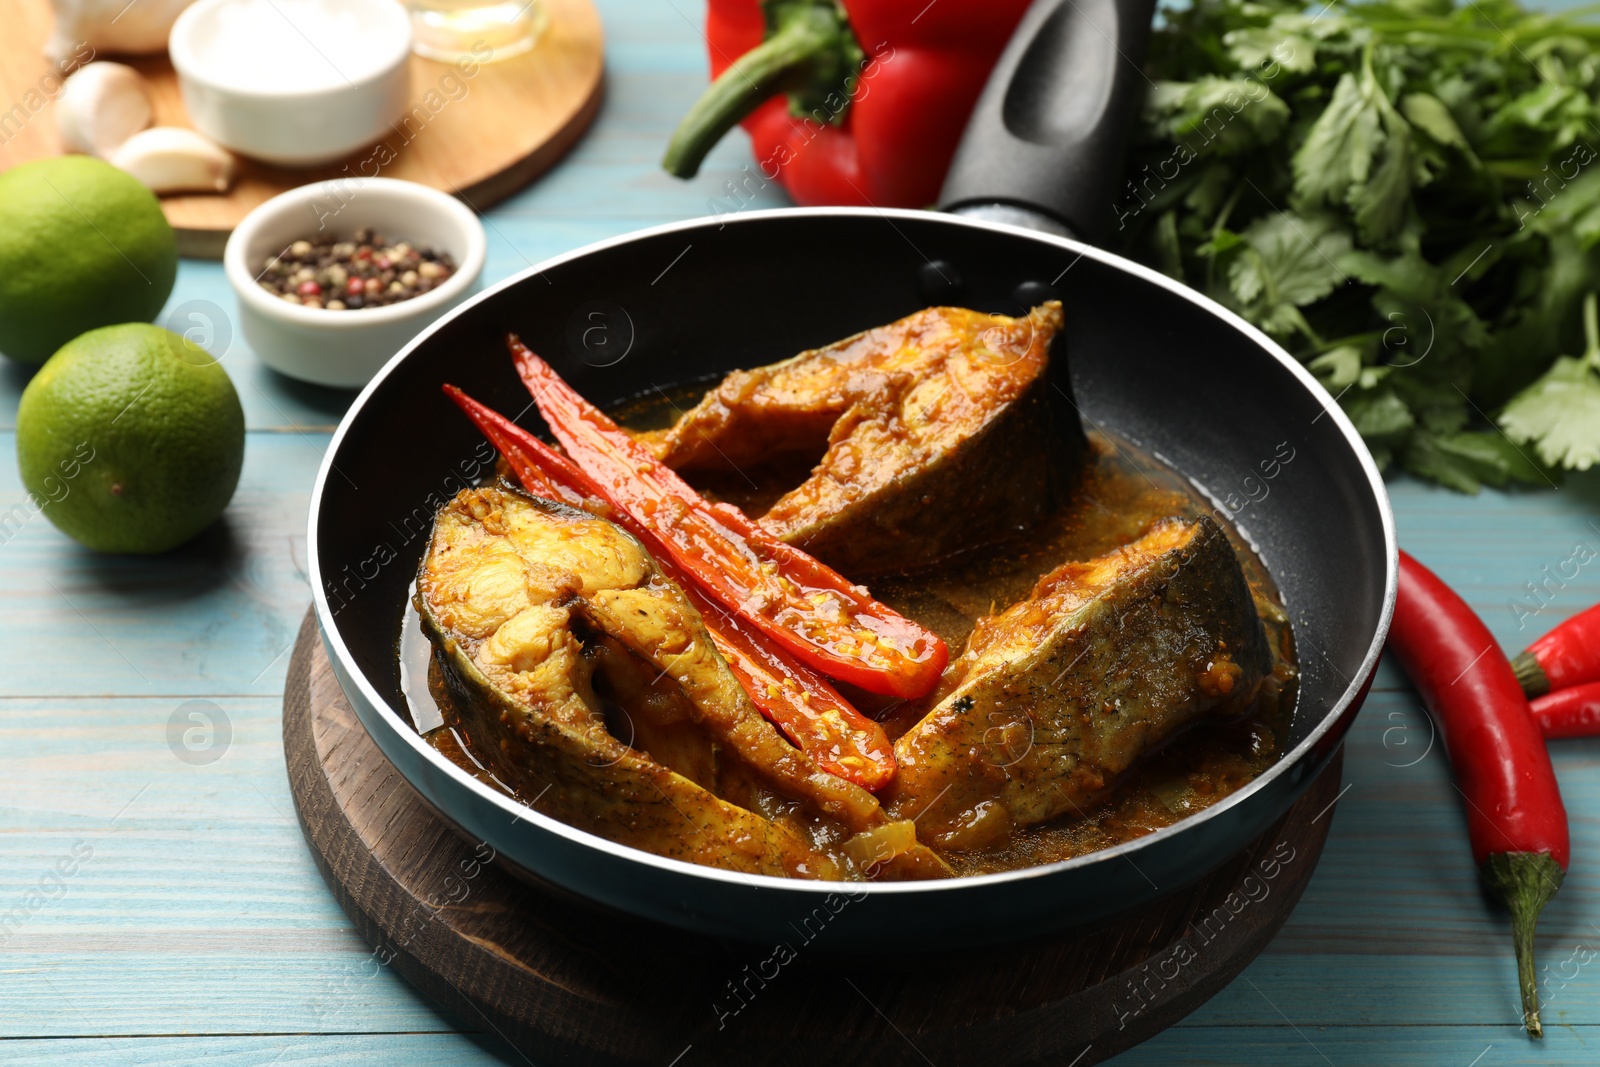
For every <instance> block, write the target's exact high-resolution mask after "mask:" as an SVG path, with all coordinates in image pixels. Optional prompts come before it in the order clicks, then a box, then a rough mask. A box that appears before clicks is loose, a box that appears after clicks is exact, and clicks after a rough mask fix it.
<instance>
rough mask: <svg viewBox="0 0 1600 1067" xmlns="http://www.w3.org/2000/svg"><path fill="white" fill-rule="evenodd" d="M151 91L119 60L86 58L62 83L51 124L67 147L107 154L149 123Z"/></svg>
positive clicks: (76, 150)
mask: <svg viewBox="0 0 1600 1067" xmlns="http://www.w3.org/2000/svg"><path fill="white" fill-rule="evenodd" d="M151 115H152V112H151V109H150V90H149V86H148V85H147V84H146V82H145V80H144V78H143V77H142V76H141V75H140V74H139V72H138V71H136V70H134V69H133V68H132V67H125V66H123V65H122V64H121V63H89V64H86V65H85V66H82V67H79V68H78V69H77V70H76V71H74V72H73V73H72V76H71V77H69V78H68V79H67V80H66V81H65V82H64V83H63V84H62V86H61V94H60V95H59V96H58V97H57V98H56V129H57V130H59V131H60V133H61V147H62V148H64V149H66V150H67V151H68V152H82V153H83V154H84V155H89V156H99V157H100V158H101V159H107V158H109V157H110V155H111V153H112V152H114V151H116V148H117V146H118V145H120V144H122V142H124V141H126V140H127V139H128V138H129V137H132V136H133V135H134V134H136V133H138V132H139V131H140V130H142V129H144V128H145V127H146V126H148V125H150V119H151Z"/></svg>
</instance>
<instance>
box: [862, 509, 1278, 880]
mask: <svg viewBox="0 0 1600 1067" xmlns="http://www.w3.org/2000/svg"><path fill="white" fill-rule="evenodd" d="M1271 669H1272V656H1271V651H1270V647H1269V645H1268V644H1267V637H1266V634H1265V632H1264V630H1263V628H1262V625H1261V619H1260V617H1259V616H1258V615H1257V613H1256V609H1255V604H1254V601H1253V598H1252V596H1251V592H1250V587H1249V585H1248V583H1247V582H1246V581H1245V577H1244V574H1243V572H1242V571H1241V570H1240V567H1239V561H1238V558H1237V557H1236V556H1235V555H1234V552H1233V548H1232V546H1230V545H1229V544H1228V539H1227V536H1226V535H1225V534H1224V533H1223V531H1222V528H1221V527H1220V526H1218V525H1217V524H1216V523H1215V522H1213V521H1212V520H1211V519H1209V518H1205V517H1202V518H1200V519H1197V520H1179V519H1167V520H1164V521H1162V522H1160V523H1158V524H1156V525H1155V526H1154V527H1153V528H1152V529H1150V531H1149V532H1147V533H1146V534H1145V535H1144V536H1143V537H1142V538H1140V539H1139V540H1137V541H1135V542H1133V543H1132V544H1129V545H1127V546H1125V547H1123V548H1121V549H1118V550H1117V551H1115V552H1111V553H1108V554H1107V555H1104V556H1101V557H1099V558H1097V559H1093V560H1090V561H1088V562H1083V563H1079V562H1072V563H1066V564H1063V565H1062V566H1060V567H1058V568H1056V569H1055V570H1054V571H1052V572H1051V573H1049V574H1047V575H1046V576H1045V577H1043V578H1042V579H1040V581H1039V583H1038V584H1037V586H1036V587H1035V588H1034V590H1033V592H1032V594H1031V595H1030V596H1029V597H1028V598H1027V599H1026V600H1024V601H1022V602H1020V603H1018V604H1016V605H1013V606H1012V607H1011V608H1009V609H1007V610H1006V611H1004V612H1002V613H1001V614H999V615H996V616H992V617H990V618H986V619H983V620H981V621H980V622H979V623H978V626H977V628H976V629H975V630H974V631H973V633H972V636H971V637H970V638H969V639H968V642H967V647H966V650H965V651H964V652H963V653H962V655H961V656H960V657H959V658H958V659H956V660H955V661H954V662H953V663H952V664H951V666H950V668H949V670H948V671H947V672H946V674H945V677H944V678H943V679H942V680H941V682H940V686H939V688H938V689H937V690H935V692H934V693H933V695H932V696H931V697H930V698H929V704H930V706H931V709H932V710H930V711H929V712H928V713H927V715H926V716H924V717H923V719H922V720H921V721H920V722H919V723H917V725H916V726H914V727H912V728H911V730H909V731H908V732H907V733H906V734H904V735H903V736H902V737H901V738H900V739H899V740H898V741H897V742H896V743H895V758H896V760H897V762H898V763H899V771H898V772H897V774H896V778H895V781H894V782H893V783H891V785H890V787H889V791H888V792H887V793H886V794H885V796H884V802H885V806H886V807H888V809H889V812H890V814H891V815H894V816H897V817H899V818H902V819H909V818H915V819H916V823H917V828H918V831H919V834H920V835H921V837H922V838H923V840H925V841H928V842H929V843H930V844H933V845H935V846H936V847H939V848H945V849H954V850H967V849H979V848H984V847H987V846H990V845H992V844H995V843H998V842H1000V841H1002V840H1004V839H1005V838H1006V837H1007V836H1009V835H1010V833H1011V832H1012V831H1013V830H1014V829H1016V828H1019V827H1025V826H1031V825H1033V824H1036V823H1040V822H1044V821H1045V820H1047V819H1051V818H1054V817H1056V816H1058V815H1062V814H1064V813H1073V812H1082V811H1083V810H1084V809H1085V808H1087V807H1088V806H1089V805H1090V804H1093V803H1094V802H1095V801H1096V800H1098V799H1099V798H1100V797H1102V796H1103V795H1105V793H1106V792H1107V791H1108V790H1109V789H1111V788H1112V787H1113V786H1114V785H1115V783H1116V779H1117V776H1118V775H1120V774H1122V773H1123V772H1124V771H1126V770H1127V769H1128V768H1129V767H1130V766H1132V765H1133V763H1134V761H1135V760H1137V759H1138V758H1139V757H1140V756H1141V755H1143V754H1144V753H1145V752H1148V751H1149V750H1150V749H1152V748H1154V747H1155V746H1157V745H1159V744H1160V743H1161V742H1162V741H1164V740H1165V739H1166V738H1168V737H1169V736H1171V735H1172V734H1173V733H1174V732H1175V731H1177V730H1178V729H1180V728H1181V727H1182V726H1184V725H1185V724H1187V723H1189V722H1191V721H1193V720H1194V719H1196V718H1197V717H1199V716H1201V715H1204V714H1206V713H1217V714H1224V715H1226V714H1234V713H1238V712H1242V711H1243V710H1244V709H1245V708H1247V707H1248V706H1249V704H1250V702H1251V701H1252V700H1253V699H1254V697H1255V694H1256V691H1257V689H1258V688H1259V687H1260V685H1261V682H1262V680H1263V679H1264V678H1265V677H1266V675H1267V673H1268V672H1269V671H1270V670H1271Z"/></svg>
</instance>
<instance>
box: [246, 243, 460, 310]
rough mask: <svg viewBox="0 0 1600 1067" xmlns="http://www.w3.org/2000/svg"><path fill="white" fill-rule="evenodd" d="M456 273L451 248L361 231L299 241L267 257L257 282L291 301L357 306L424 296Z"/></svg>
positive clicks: (332, 307)
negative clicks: (349, 235)
mask: <svg viewBox="0 0 1600 1067" xmlns="http://www.w3.org/2000/svg"><path fill="white" fill-rule="evenodd" d="M455 272H456V264H455V260H454V259H452V258H451V257H450V253H448V252H441V251H437V250H435V249H432V248H418V247H416V246H414V245H411V244H409V243H407V242H405V241H396V242H394V243H393V244H390V243H389V240H388V239H387V238H385V237H384V236H383V235H382V234H378V233H374V232H373V231H372V230H357V231H356V234H355V236H354V237H352V238H350V239H348V240H341V239H339V238H336V237H334V236H333V235H331V234H329V235H326V236H322V237H318V238H317V239H316V240H314V241H307V240H301V241H296V242H294V243H293V244H291V245H290V246H289V247H288V248H285V249H284V250H283V251H282V252H279V253H278V254H277V255H275V256H269V257H268V258H267V259H266V260H264V261H263V262H262V264H261V270H260V271H259V272H258V273H257V275H256V281H257V282H258V283H259V284H260V286H261V288H263V289H265V290H266V291H267V292H269V293H271V294H272V295H273V296H276V297H279V298H280V299H283V300H287V301H288V302H289V303H291V304H300V305H302V306H304V307H309V308H324V309H326V310H328V311H357V310H360V309H361V308H375V307H383V306H385V305H386V304H398V303H399V302H400V301H402V300H410V299H411V298H412V297H417V296H421V295H422V294H423V293H426V292H428V291H429V290H430V289H434V288H437V287H438V286H440V285H442V284H443V283H444V281H445V279H446V278H448V277H450V275H452V274H454V273H455Z"/></svg>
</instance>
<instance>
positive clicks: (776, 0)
mask: <svg viewBox="0 0 1600 1067" xmlns="http://www.w3.org/2000/svg"><path fill="white" fill-rule="evenodd" d="M1027 8H1028V0H936V2H934V3H924V2H920V0H911V2H907V0H842V2H841V0H710V4H709V5H708V8H707V12H706V43H707V44H708V45H709V47H710V54H711V74H712V76H713V78H714V79H715V80H714V81H713V82H712V83H711V87H710V88H709V89H707V90H706V92H705V95H704V96H702V97H701V98H700V100H699V101H698V102H697V103H696V104H695V105H694V107H693V108H692V109H691V110H690V112H689V114H688V115H687V116H685V117H684V120H683V122H682V124H681V125H679V127H678V129H677V131H676V132H675V133H674V134H673V137H672V143H671V144H670V145H669V146H668V148H667V153H666V156H665V158H663V159H662V161H661V164H662V166H664V167H665V168H666V169H667V170H668V171H669V172H670V173H672V174H675V175H677V176H678V177H680V178H689V177H693V176H694V174H695V172H696V171H698V170H699V168H700V162H701V160H703V159H704V158H705V156H706V153H707V152H709V151H710V150H711V146H712V145H714V144H716V142H717V141H718V140H720V139H721V137H722V135H723V134H725V133H727V132H728V131H729V130H730V129H732V128H733V125H734V123H736V122H743V124H744V126H745V129H747V130H748V131H749V132H750V140H751V144H752V147H753V148H754V149H755V156H756V160H757V165H758V167H759V168H760V171H761V177H762V179H764V180H765V181H774V180H776V181H778V182H781V183H782V184H783V185H784V187H785V188H787V189H788V190H789V195H790V196H792V197H793V198H794V199H795V201H796V202H797V203H800V204H855V205H873V206H878V207H926V206H928V205H930V204H932V203H933V202H934V200H935V199H936V198H937V197H938V195H939V186H940V185H941V184H942V183H943V182H944V173H945V170H946V169H947V168H948V167H949V165H950V158H951V156H953V155H954V154H955V150H956V143H957V142H958V141H959V140H960V139H961V134H962V131H963V130H964V129H965V128H966V125H967V118H968V116H969V115H971V113H972V106H973V104H975V103H976V102H977V100H978V94H979V92H981V91H982V89H983V86H984V83H985V82H986V81H987V80H988V78H989V71H990V70H991V68H993V67H994V64H995V60H996V59H998V58H999V56H1000V51H1001V49H1003V48H1004V47H1005V45H1006V41H1007V40H1009V39H1010V37H1011V32H1012V30H1014V29H1016V26H1017V22H1018V20H1020V19H1021V18H1022V13H1023V12H1024V11H1026V10H1027Z"/></svg>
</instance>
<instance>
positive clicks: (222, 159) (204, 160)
mask: <svg viewBox="0 0 1600 1067" xmlns="http://www.w3.org/2000/svg"><path fill="white" fill-rule="evenodd" d="M109 162H110V163H111V165H112V166H113V167H116V168H118V169H119V170H125V171H127V172H128V173H129V174H131V175H133V176H134V177H135V178H138V179H139V180H140V181H141V182H143V183H144V184H145V185H147V186H149V187H150V190H151V192H156V193H225V192H227V191H228V186H229V185H230V184H231V183H232V182H233V156H231V155H230V154H228V152H227V151H226V150H224V149H222V148H220V147H218V145H217V144H216V142H214V141H212V140H211V139H210V138H208V137H204V136H202V135H201V134H198V133H196V132H194V131H193V130H189V129H184V128H183V127H181V126H156V127H155V128H153V129H149V130H144V131H142V132H140V133H136V134H134V135H133V136H132V137H130V138H128V139H127V140H126V141H124V142H123V144H122V147H120V148H118V149H117V150H116V151H115V152H113V153H111V158H110V160H109Z"/></svg>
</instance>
